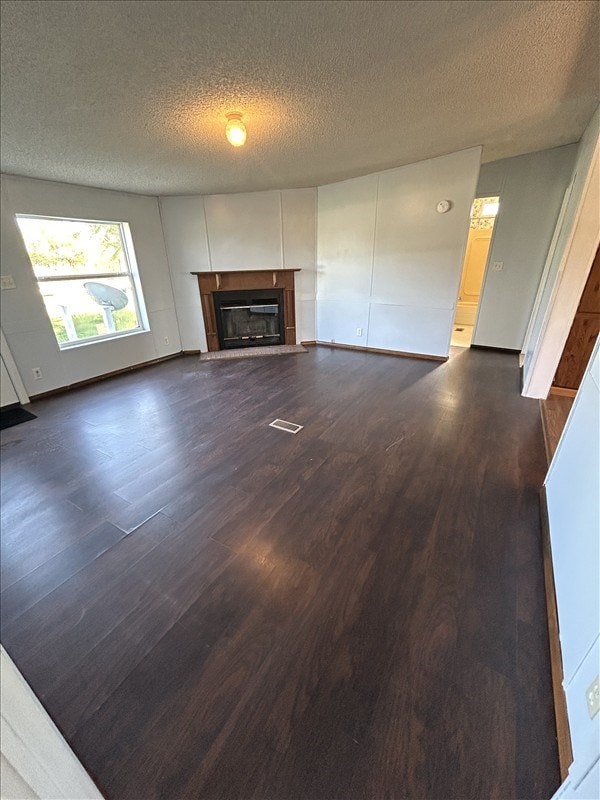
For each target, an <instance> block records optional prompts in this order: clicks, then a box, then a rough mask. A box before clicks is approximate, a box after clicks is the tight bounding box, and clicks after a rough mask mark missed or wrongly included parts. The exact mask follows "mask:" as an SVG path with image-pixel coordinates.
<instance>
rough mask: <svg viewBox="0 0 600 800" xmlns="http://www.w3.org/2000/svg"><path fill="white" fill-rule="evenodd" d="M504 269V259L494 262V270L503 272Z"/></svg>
mask: <svg viewBox="0 0 600 800" xmlns="http://www.w3.org/2000/svg"><path fill="white" fill-rule="evenodd" d="M503 269H504V261H494V263H493V264H492V272H502V270H503Z"/></svg>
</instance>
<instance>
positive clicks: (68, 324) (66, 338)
mask: <svg viewBox="0 0 600 800" xmlns="http://www.w3.org/2000/svg"><path fill="white" fill-rule="evenodd" d="M39 287H40V291H41V293H42V297H43V298H44V303H45V304H46V310H47V312H48V316H49V317H50V322H51V323H52V328H53V329H54V333H55V335H56V339H57V341H58V343H59V344H67V343H68V342H76V341H81V340H82V339H90V338H93V337H94V336H106V335H107V334H111V333H119V332H120V331H128V330H135V329H136V328H139V327H140V323H139V320H138V316H137V312H136V305H135V301H134V291H133V286H132V284H131V279H130V278H129V276H123V277H118V278H102V279H100V280H98V281H93V280H87V279H86V280H58V281H42V282H40V284H39Z"/></svg>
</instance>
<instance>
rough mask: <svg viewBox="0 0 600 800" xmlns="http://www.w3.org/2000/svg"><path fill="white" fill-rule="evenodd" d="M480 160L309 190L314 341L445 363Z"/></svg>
mask: <svg viewBox="0 0 600 800" xmlns="http://www.w3.org/2000/svg"><path fill="white" fill-rule="evenodd" d="M480 155H481V148H478V147H475V148H471V149H469V150H463V151H461V152H459V153H453V154H452V155H448V156H442V157H441V158H435V159H430V160H428V161H422V162H419V163H418V164H412V165H410V166H407V167H400V168H399V169H394V170H388V171H386V172H381V173H378V174H374V175H367V176H366V177H364V178H355V179H353V180H349V181H343V182H341V183H334V184H331V185H328V186H321V187H319V189H318V214H317V265H318V266H317V339H318V340H319V341H324V342H329V341H331V340H334V341H335V342H338V343H343V344H351V345H359V346H368V347H374V348H380V349H385V350H398V351H404V352H411V353H421V354H427V355H435V356H447V355H448V350H449V345H450V334H451V329H452V322H453V319H454V310H455V306H456V298H457V294H458V285H459V282H460V273H461V269H462V263H463V259H464V252H465V246H466V240H467V234H468V226H469V213H470V209H471V204H472V202H473V196H474V193H475V186H476V183H477V175H478V172H479V160H480ZM439 200H450V201H451V202H452V204H453V205H452V209H451V210H450V211H449V212H448V213H446V214H438V213H437V212H436V205H437V203H438V201H439ZM357 328H362V335H359V334H357V330H356V329H357Z"/></svg>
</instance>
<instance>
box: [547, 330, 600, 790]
mask: <svg viewBox="0 0 600 800" xmlns="http://www.w3.org/2000/svg"><path fill="white" fill-rule="evenodd" d="M599 486H600V341H599V342H596V347H595V350H594V353H593V354H592V358H591V360H590V363H589V365H588V368H587V370H586V373H585V376H584V378H583V382H582V384H581V387H580V389H579V392H578V393H577V397H576V398H575V402H574V405H573V408H572V410H571V414H570V415H569V419H568V421H567V424H566V426H565V430H564V431H563V434H562V437H561V440H560V442H559V445H558V448H557V450H556V453H555V455H554V458H553V460H552V464H551V465H550V470H549V472H548V476H547V478H546V493H547V500H548V516H549V522H550V539H551V543H552V561H553V566H554V580H555V585H556V602H557V607H558V621H559V629H560V641H561V648H562V660H563V671H564V687H565V692H566V697H567V713H568V716H569V725H570V729H571V740H572V745H573V758H574V761H573V765H572V766H571V768H570V770H569V779H568V780H569V781H570V783H571V788H572V793H573V796H581V797H583V795H577V794H576V792H577V785H578V783H579V782H580V781H581V780H583V778H584V776H585V775H586V773H587V772H588V770H589V769H590V768H591V767H592V765H593V764H594V763H595V762H596V761H597V759H598V758H599V757H600V715H598V716H596V717H595V719H594V720H591V719H590V718H589V716H588V713H587V709H586V702H585V690H586V689H587V688H588V686H589V685H590V684H591V683H592V681H593V680H594V678H595V677H596V675H597V674H598V671H599V668H600V639H599V636H600V590H599V582H598V567H599V563H600V549H599V536H598V532H599V531H600V500H599V496H598V487H599ZM598 788H600V787H598ZM563 796H565V797H569V796H571V795H570V794H569V793H567V794H565V795H563Z"/></svg>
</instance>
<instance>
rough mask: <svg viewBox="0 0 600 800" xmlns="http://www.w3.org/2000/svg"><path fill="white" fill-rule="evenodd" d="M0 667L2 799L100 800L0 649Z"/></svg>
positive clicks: (67, 747)
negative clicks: (0, 691) (0, 692)
mask: <svg viewBox="0 0 600 800" xmlns="http://www.w3.org/2000/svg"><path fill="white" fill-rule="evenodd" d="M0 667H1V668H0V676H1V678H2V702H1V703H0V709H1V714H0V716H1V728H2V735H1V736H0V742H1V769H0V780H1V791H0V794H1V796H2V800H30V799H31V800H35V799H36V798H43V800H51V798H52V799H53V800H54V799H56V800H59V799H60V798H62V800H73V798H78V800H85V798H89V800H102V795H101V794H100V792H99V791H98V789H97V788H96V786H95V785H94V784H93V783H92V781H91V779H90V777H89V775H88V774H87V772H86V771H85V770H84V768H83V767H82V766H81V764H80V762H79V761H78V760H77V758H76V757H75V755H74V753H73V751H72V750H71V748H70V747H69V745H68V744H67V743H66V741H65V740H64V739H63V737H62V736H61V734H60V732H59V731H58V729H57V727H56V726H55V725H54V723H53V722H52V720H51V719H50V717H49V716H48V714H47V713H46V711H45V710H44V708H43V707H42V705H41V703H40V702H39V700H38V699H37V697H36V696H35V695H34V693H33V692H32V691H31V689H30V688H29V686H28V684H27V683H26V682H25V679H24V678H23V676H22V675H21V673H20V672H19V670H18V669H17V668H16V666H15V665H14V663H13V662H12V660H11V659H10V657H9V656H8V654H7V653H6V651H5V650H4V648H3V647H0Z"/></svg>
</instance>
